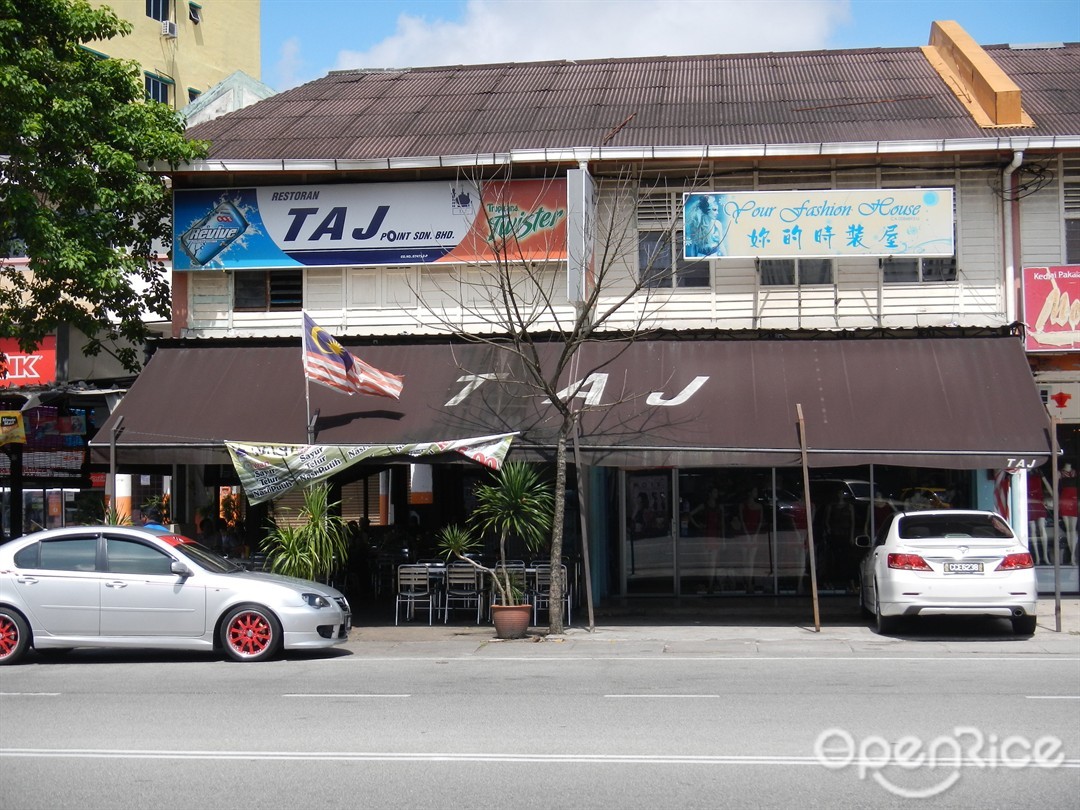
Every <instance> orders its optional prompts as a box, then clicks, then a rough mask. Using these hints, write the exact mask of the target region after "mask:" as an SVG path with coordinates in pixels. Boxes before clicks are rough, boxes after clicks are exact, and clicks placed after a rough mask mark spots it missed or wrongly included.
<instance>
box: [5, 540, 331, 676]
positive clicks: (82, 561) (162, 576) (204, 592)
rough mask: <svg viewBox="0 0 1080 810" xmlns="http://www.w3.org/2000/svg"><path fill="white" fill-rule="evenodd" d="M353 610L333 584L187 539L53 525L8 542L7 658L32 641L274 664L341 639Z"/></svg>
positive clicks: (43, 646) (51, 646)
mask: <svg viewBox="0 0 1080 810" xmlns="http://www.w3.org/2000/svg"><path fill="white" fill-rule="evenodd" d="M351 623H352V614H351V611H350V609H349V603H348V602H347V601H346V599H345V597H344V595H343V594H342V593H341V592H340V591H338V590H336V589H334V588H331V587H330V586H328V585H321V584H319V583H317V582H309V581H307V580H303V579H294V578H292V577H284V576H278V575H276V574H268V573H258V572H253V571H247V570H245V569H243V568H242V567H240V566H238V565H236V564H235V563H234V562H231V561H230V560H227V559H225V558H224V557H221V556H219V555H217V554H215V553H214V552H212V551H210V550H209V549H207V548H205V547H204V546H200V545H199V544H198V543H196V542H195V541H193V540H191V539H189V538H187V537H184V536H183V535H178V534H172V533H170V532H168V531H163V530H159V529H151V528H135V527H130V526H80V527H72V528H66V529H50V530H46V531H41V532H35V533H34V534H29V535H26V536H25V537H20V538H19V539H17V540H12V541H11V542H8V543H5V544H4V545H2V546H0V664H12V663H15V662H16V661H18V660H19V659H20V658H22V657H23V655H24V654H25V653H26V651H27V650H28V649H29V648H30V647H34V648H35V649H38V650H62V649H70V648H72V647H128V648H167V649H175V650H220V651H224V653H225V654H226V655H228V656H229V657H230V658H232V659H234V660H237V661H262V660H265V659H267V658H271V657H273V656H274V655H276V654H277V653H278V652H280V651H281V650H282V649H286V650H302V649H316V648H324V647H331V646H333V645H335V644H340V643H342V642H343V641H345V640H346V639H347V638H348V636H349V629H350V627H351Z"/></svg>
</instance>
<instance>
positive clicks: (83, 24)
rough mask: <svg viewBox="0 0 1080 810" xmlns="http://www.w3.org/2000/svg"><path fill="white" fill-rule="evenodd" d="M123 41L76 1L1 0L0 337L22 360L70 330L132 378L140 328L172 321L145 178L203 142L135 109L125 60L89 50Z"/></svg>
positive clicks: (166, 223)
mask: <svg viewBox="0 0 1080 810" xmlns="http://www.w3.org/2000/svg"><path fill="white" fill-rule="evenodd" d="M130 30H131V26H130V24H129V23H128V22H126V21H124V20H121V19H120V18H118V17H117V16H116V14H115V12H113V11H112V10H111V9H109V8H95V7H91V6H90V4H89V3H88V2H86V0H0V335H4V336H10V337H16V338H18V340H19V343H20V345H21V347H22V348H23V349H24V350H27V351H29V350H31V349H32V348H34V346H35V345H36V344H38V343H39V342H40V341H41V339H42V338H43V337H44V336H45V335H47V334H49V333H50V332H52V331H54V330H55V329H56V328H57V327H58V326H61V325H65V324H70V325H73V326H75V327H77V328H78V329H79V330H80V331H81V332H82V333H83V334H85V335H87V336H88V337H89V342H87V343H86V344H85V345H84V346H83V347H82V348H83V352H84V353H85V354H87V355H97V354H99V353H100V352H101V351H102V350H105V351H106V352H109V353H112V354H115V355H116V356H117V357H118V358H119V359H120V361H121V362H122V363H123V364H124V366H125V367H127V368H128V369H129V370H131V371H136V370H138V366H139V359H138V354H137V351H136V349H134V348H132V346H131V344H134V345H136V346H137V345H139V344H141V343H143V342H144V341H145V339H146V337H147V335H148V330H147V327H146V324H145V319H146V318H155V319H156V318H163V319H168V318H169V317H170V312H171V306H170V298H169V286H168V283H167V278H166V271H165V266H164V264H163V263H162V261H161V260H160V258H159V256H158V252H157V249H158V248H159V247H161V246H163V245H168V244H169V243H170V241H171V193H170V190H169V187H168V183H167V180H166V178H165V177H164V176H163V175H161V174H156V173H153V172H152V171H151V169H153V168H157V169H159V170H160V169H164V168H165V167H166V166H168V167H172V168H175V167H176V166H177V165H179V164H180V163H182V162H185V161H189V160H193V159H198V158H202V157H205V156H206V144H204V143H201V142H194V141H187V140H186V139H185V138H184V124H183V121H182V119H181V117H180V116H179V115H178V114H177V113H176V111H174V110H173V109H171V108H170V107H168V106H167V105H164V104H160V103H157V102H151V101H147V100H146V99H145V92H144V88H143V79H142V72H141V70H140V68H139V66H138V65H137V64H136V63H135V62H131V61H126V60H118V59H106V58H102V57H101V56H100V55H99V54H96V53H94V52H93V51H92V50H90V49H91V48H93V46H94V43H95V42H96V41H102V40H107V39H110V38H112V37H114V36H118V35H127V34H128V33H130ZM22 255H25V256H27V257H28V258H29V270H30V271H31V272H26V268H25V267H24V266H20V265H19V264H14V263H13V262H12V261H11V260H10V259H11V258H13V257H18V256H22ZM117 342H119V344H120V345H117Z"/></svg>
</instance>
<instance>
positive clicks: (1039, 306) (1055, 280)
mask: <svg viewBox="0 0 1080 810" xmlns="http://www.w3.org/2000/svg"><path fill="white" fill-rule="evenodd" d="M1023 318H1024V324H1025V325H1026V326H1027V334H1026V335H1025V338H1024V341H1025V348H1026V349H1027V350H1028V351H1029V352H1040V351H1042V352H1051V351H1053V352H1060V351H1076V350H1077V349H1080V331H1078V328H1080V264H1074V265H1065V266H1062V267H1025V268H1024V312H1023Z"/></svg>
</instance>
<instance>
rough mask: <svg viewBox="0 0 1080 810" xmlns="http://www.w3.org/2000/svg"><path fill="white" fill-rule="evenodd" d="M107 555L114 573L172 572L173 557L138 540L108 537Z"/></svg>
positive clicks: (110, 570) (164, 573) (106, 544)
mask: <svg viewBox="0 0 1080 810" xmlns="http://www.w3.org/2000/svg"><path fill="white" fill-rule="evenodd" d="M105 557H106V559H107V560H108V568H107V570H108V571H109V572H110V573H113V574H152V575H158V576H168V575H171V574H172V563H173V561H172V558H171V557H169V556H167V555H165V554H162V553H161V552H160V551H158V550H157V549H156V548H151V547H150V546H148V545H146V544H145V543H140V542H139V541H138V540H127V539H122V538H119V537H107V538H106V539H105Z"/></svg>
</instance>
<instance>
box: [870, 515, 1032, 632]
mask: <svg viewBox="0 0 1080 810" xmlns="http://www.w3.org/2000/svg"><path fill="white" fill-rule="evenodd" d="M856 544H857V545H859V546H860V547H862V548H866V549H869V551H868V552H867V554H866V557H865V558H864V559H863V561H862V566H861V569H860V576H861V585H862V587H861V590H860V599H861V601H862V607H863V609H864V610H866V611H868V612H869V613H871V614H873V616H874V617H875V618H876V620H877V630H878V632H879V633H888V632H890V631H891V630H893V629H894V628H895V625H896V623H897V621H898V620H899V619H900V618H902V617H905V616H1003V617H1008V618H1010V619H1011V620H1012V625H1013V631H1014V632H1016V633H1018V634H1021V635H1031V634H1032V633H1034V632H1035V622H1036V612H1035V603H1036V600H1037V593H1038V589H1037V585H1036V581H1035V566H1034V561H1033V560H1032V558H1031V554H1029V553H1028V550H1027V548H1025V547H1024V545H1023V543H1021V542H1020V540H1019V539H1017V537H1016V535H1015V534H1013V531H1012V529H1011V528H1010V527H1009V524H1008V523H1006V522H1005V519H1004V518H1002V517H1001V516H1000V515H998V514H995V513H994V512H981V511H970V510H958V509H942V510H932V511H920V512H899V513H897V514H895V515H893V516H891V517H890V518H889V519H888V520H886V521H885V522H884V523H883V525H881V526H879V527H878V531H877V535H876V536H875V537H874V538H873V539H872V540H871V538H870V537H867V536H865V535H864V536H862V537H858V538H856Z"/></svg>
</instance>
